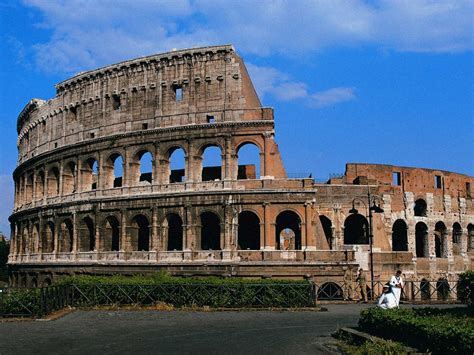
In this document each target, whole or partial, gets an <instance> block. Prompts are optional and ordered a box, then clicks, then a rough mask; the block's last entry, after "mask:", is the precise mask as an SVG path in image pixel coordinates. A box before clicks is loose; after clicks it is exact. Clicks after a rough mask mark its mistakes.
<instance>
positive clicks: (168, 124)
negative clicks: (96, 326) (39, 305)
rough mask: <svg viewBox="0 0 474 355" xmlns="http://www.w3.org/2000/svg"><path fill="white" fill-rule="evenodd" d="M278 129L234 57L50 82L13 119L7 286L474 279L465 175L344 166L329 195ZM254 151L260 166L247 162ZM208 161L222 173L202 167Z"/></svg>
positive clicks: (133, 65)
mask: <svg viewBox="0 0 474 355" xmlns="http://www.w3.org/2000/svg"><path fill="white" fill-rule="evenodd" d="M274 129H275V127H274V118H273V110H272V109H271V108H265V107H262V105H261V103H260V100H259V98H258V96H257V94H256V92H255V89H254V87H253V84H252V81H251V79H250V77H249V74H248V72H247V70H246V67H245V65H244V63H243V61H242V59H241V58H240V57H239V56H238V55H237V53H236V52H235V50H234V48H233V47H232V46H230V45H224V46H213V47H205V48H195V49H190V50H180V51H172V52H169V53H164V54H158V55H152V56H148V57H143V58H138V59H133V60H129V61H125V62H121V63H118V64H114V65H110V66H107V67H103V68H99V69H96V70H92V71H88V72H83V73H80V74H78V75H76V76H74V77H72V78H70V79H68V80H65V81H63V82H61V83H59V84H57V85H56V96H55V97H54V98H52V99H50V100H47V101H44V100H40V99H32V100H31V101H30V102H29V103H28V104H27V105H26V107H25V108H24V109H23V111H22V112H21V113H20V114H19V117H18V122H17V130H18V142H17V144H18V150H19V156H18V166H17V168H16V169H15V171H14V173H13V178H14V181H15V206H14V211H13V214H12V215H11V217H10V222H11V236H12V249H11V253H10V256H9V262H8V263H9V272H10V283H11V284H12V285H15V286H40V285H48V284H50V283H51V282H54V281H55V280H56V279H58V278H60V277H62V276H63V275H72V274H79V273H81V274H84V273H85V274H100V275H104V274H118V273H119V274H126V275H129V274H136V273H141V274H147V273H154V272H157V271H167V272H169V273H171V274H174V275H183V276H186V275H194V276H200V275H220V276H241V277H265V278H269V277H274V278H310V279H312V280H315V281H317V282H321V281H324V280H334V281H341V280H343V279H344V278H347V274H348V273H349V274H351V275H353V273H354V272H355V270H356V269H357V268H358V267H364V268H365V269H369V267H370V265H371V264H370V260H371V259H372V266H373V274H374V278H375V279H376V280H386V279H387V278H388V277H389V276H390V275H391V274H392V273H393V272H394V270H397V269H402V270H403V272H404V274H405V277H406V278H407V279H410V280H422V279H425V280H437V279H440V278H443V279H449V280H452V279H455V278H456V275H457V274H458V273H460V272H462V271H465V270H467V269H472V265H473V259H474V205H473V200H472V195H471V194H472V185H473V183H474V178H473V177H470V176H466V175H462V174H457V173H452V172H446V171H440V170H435V169H421V168H406V167H397V166H391V165H374V164H352V163H349V164H347V165H346V172H345V174H344V175H343V176H337V177H332V178H331V179H329V180H328V181H327V182H324V183H317V182H315V181H314V180H313V179H312V178H310V177H309V178H308V177H299V178H295V177H289V176H288V175H287V173H286V171H285V168H284V165H283V162H282V159H281V157H280V153H279V149H278V145H277V143H276V141H275V139H274V138H275V137H274V134H275V130H274ZM249 146H250V147H252V149H255V150H256V151H257V153H256V155H255V163H253V164H240V163H239V160H240V159H239V153H240V152H241V151H242V150H243V149H246V148H247V147H249ZM212 149H214V150H216V149H218V150H219V152H220V153H219V154H220V160H221V163H220V165H218V166H208V165H206V164H205V159H204V157H205V155H206V152H207V151H208V150H212ZM180 164H181V165H180ZM174 166H178V168H173V167H174ZM369 207H370V208H372V210H371V211H370V212H372V211H373V212H374V213H373V217H372V218H369V215H368V213H369ZM373 207H375V208H373ZM379 207H380V208H379ZM377 210H378V212H380V213H376V212H377ZM382 210H383V211H382ZM369 222H372V223H369ZM371 232H372V233H371ZM371 241H372V242H373V243H370V242H371ZM371 247H372V248H371Z"/></svg>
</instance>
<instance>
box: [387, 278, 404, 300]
mask: <svg viewBox="0 0 474 355" xmlns="http://www.w3.org/2000/svg"><path fill="white" fill-rule="evenodd" d="M403 285H404V283H403V279H402V272H401V271H400V270H397V273H396V274H395V275H393V276H392V278H391V279H390V286H391V287H392V293H393V295H394V296H395V300H396V301H397V307H400V296H401V294H402V289H403Z"/></svg>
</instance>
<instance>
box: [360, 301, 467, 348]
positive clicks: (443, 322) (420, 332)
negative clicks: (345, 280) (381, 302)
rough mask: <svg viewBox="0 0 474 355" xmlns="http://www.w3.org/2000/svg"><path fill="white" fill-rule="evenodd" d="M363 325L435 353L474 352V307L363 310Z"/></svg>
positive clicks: (372, 331)
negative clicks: (473, 308)
mask: <svg viewBox="0 0 474 355" xmlns="http://www.w3.org/2000/svg"><path fill="white" fill-rule="evenodd" d="M359 328H360V329H361V330H362V331H365V332H367V333H370V334H372V335H376V336H379V337H382V338H386V339H392V340H396V341H400V342H403V343H405V344H407V345H409V346H412V347H415V348H417V349H419V350H420V351H423V352H424V351H430V352H432V353H433V354H449V353H458V354H472V353H474V318H473V310H472V308H470V307H469V308H467V307H466V308H454V309H444V310H440V309H433V308H419V309H416V308H415V309H393V310H383V309H379V308H370V309H367V310H364V311H362V312H361V317H360V319H359Z"/></svg>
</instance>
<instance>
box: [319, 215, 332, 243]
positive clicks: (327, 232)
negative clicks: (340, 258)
mask: <svg viewBox="0 0 474 355" xmlns="http://www.w3.org/2000/svg"><path fill="white" fill-rule="evenodd" d="M319 220H320V221H321V225H322V226H323V231H324V236H325V237H326V240H327V242H328V245H329V249H332V248H333V245H332V240H333V237H332V222H331V220H330V219H329V218H327V217H326V216H319Z"/></svg>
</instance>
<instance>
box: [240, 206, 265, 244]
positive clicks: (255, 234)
mask: <svg viewBox="0 0 474 355" xmlns="http://www.w3.org/2000/svg"><path fill="white" fill-rule="evenodd" d="M237 247H238V249H240V250H260V219H259V218H258V216H257V215H256V214H255V213H253V212H250V211H243V212H241V213H240V214H239V228H238V231H237Z"/></svg>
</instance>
